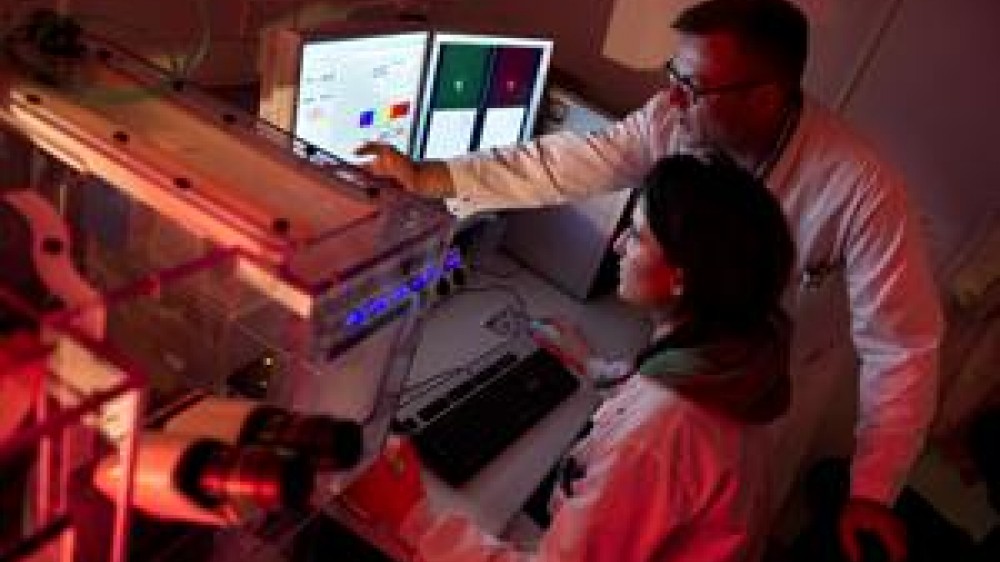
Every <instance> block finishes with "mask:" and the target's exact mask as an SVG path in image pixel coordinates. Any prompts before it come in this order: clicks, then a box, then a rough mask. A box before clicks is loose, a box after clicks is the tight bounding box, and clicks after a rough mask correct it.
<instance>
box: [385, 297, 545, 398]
mask: <svg viewBox="0 0 1000 562" xmlns="http://www.w3.org/2000/svg"><path fill="white" fill-rule="evenodd" d="M491 292H502V293H504V294H505V295H507V296H508V297H510V300H511V301H513V302H512V303H509V304H508V306H506V307H504V308H503V309H502V310H501V311H500V312H499V313H498V314H496V315H494V317H493V319H496V318H500V317H509V318H510V319H511V320H513V326H509V328H511V329H503V330H496V329H494V333H497V334H498V335H501V336H506V338H505V339H504V341H502V342H500V343H498V344H496V345H494V346H491V347H490V348H489V349H486V350H484V351H483V352H481V353H479V354H477V355H476V356H475V357H473V358H472V359H470V360H469V361H466V362H464V363H461V364H459V365H455V366H452V367H450V368H446V369H443V370H441V371H439V372H438V373H436V374H434V375H432V376H430V377H428V378H425V379H423V380H421V381H419V382H417V383H415V384H412V385H408V386H404V387H403V389H402V390H401V391H400V400H399V405H398V406H399V407H404V406H407V405H409V404H412V403H413V402H414V401H416V400H418V399H420V398H421V397H423V396H425V395H427V394H428V393H431V392H432V391H433V390H435V389H437V388H439V387H440V386H441V385H442V384H444V383H445V382H446V381H449V380H452V379H453V378H454V377H456V376H463V377H468V376H469V375H470V374H471V373H474V372H475V371H476V369H475V366H476V365H477V364H478V363H481V362H482V361H483V360H484V359H485V358H487V357H489V356H491V355H495V354H496V352H497V350H498V349H500V348H502V347H503V346H505V345H507V344H508V343H509V342H510V341H511V340H513V339H515V338H517V337H519V336H522V335H523V334H524V333H525V332H526V330H527V326H528V324H529V322H530V320H531V318H532V317H531V316H530V315H529V314H528V312H527V308H528V307H527V302H526V301H525V299H524V297H523V296H522V295H521V294H520V293H519V292H518V291H517V289H515V288H513V287H511V286H509V285H503V284H490V285H479V286H466V287H462V288H461V289H460V290H459V291H457V292H456V293H455V295H453V296H452V297H451V298H450V299H447V300H443V301H438V303H435V306H434V307H433V308H432V309H431V310H430V311H428V313H427V316H425V318H424V320H423V321H424V324H423V325H422V326H421V328H420V332H421V338H422V336H423V333H424V331H425V330H426V326H427V323H428V322H430V321H431V320H432V319H433V316H434V315H436V314H437V312H438V311H439V310H441V309H443V308H444V305H445V304H448V303H453V302H455V301H454V300H452V299H455V298H457V297H459V296H460V295H462V294H468V293H491ZM493 319H491V320H489V321H487V322H486V327H487V328H490V327H491V321H492V320H493ZM421 344H422V341H418V343H417V347H418V349H419V346H420V345H421ZM411 369H412V363H411ZM410 374H412V372H411V373H409V374H408V375H407V378H409V375H410Z"/></svg>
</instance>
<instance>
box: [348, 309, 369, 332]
mask: <svg viewBox="0 0 1000 562" xmlns="http://www.w3.org/2000/svg"><path fill="white" fill-rule="evenodd" d="M344 323H345V324H347V327H348V328H356V327H358V326H360V325H362V324H364V323H365V313H364V312H361V310H360V309H358V308H355V309H354V310H352V311H351V312H350V314H348V315H347V320H346V321H345V322H344Z"/></svg>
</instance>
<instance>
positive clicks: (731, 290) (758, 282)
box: [347, 156, 793, 562]
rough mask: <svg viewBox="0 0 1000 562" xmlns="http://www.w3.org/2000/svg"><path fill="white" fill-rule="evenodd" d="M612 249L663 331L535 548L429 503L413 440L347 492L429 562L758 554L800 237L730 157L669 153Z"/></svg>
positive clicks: (591, 439)
mask: <svg viewBox="0 0 1000 562" xmlns="http://www.w3.org/2000/svg"><path fill="white" fill-rule="evenodd" d="M615 249H616V251H617V252H618V254H619V255H620V256H621V260H620V263H621V278H620V281H619V285H618V293H619V296H620V297H621V298H622V299H623V300H625V301H627V302H629V303H631V304H633V305H635V306H638V307H642V308H643V309H645V310H647V311H648V312H649V314H650V315H651V316H652V317H653V319H654V326H655V328H654V333H653V339H652V343H651V344H650V345H649V346H648V347H647V348H646V349H645V350H644V351H643V352H642V353H640V355H639V357H638V358H637V359H636V361H635V368H634V369H633V376H630V377H628V378H627V379H626V380H625V381H624V382H623V383H622V384H620V385H619V386H618V388H617V389H616V391H615V393H614V394H613V395H612V396H610V397H609V398H608V399H607V400H606V401H605V403H604V404H603V405H602V406H601V408H600V409H599V410H598V411H597V412H596V414H595V415H594V417H593V427H592V429H591V430H590V432H589V434H588V435H587V436H585V437H584V438H583V439H582V440H581V441H580V442H579V443H578V444H577V445H576V446H575V447H574V449H573V450H572V451H571V452H570V454H569V455H568V457H567V459H566V461H565V462H564V463H563V468H562V471H561V475H560V477H559V479H558V482H557V485H556V490H555V493H554V497H553V500H552V502H551V513H552V524H551V526H550V527H549V528H548V529H547V530H546V531H545V533H544V534H543V535H542V537H541V539H540V541H539V543H538V545H537V546H536V547H535V548H532V549H523V548H520V547H517V546H514V545H511V544H507V543H504V542H503V541H501V540H499V539H497V538H494V537H491V536H489V535H487V534H486V533H484V532H482V531H481V530H479V529H478V528H476V527H475V525H474V524H473V523H472V522H470V521H469V520H468V519H466V518H464V517H463V516H460V515H455V514H438V513H433V512H432V511H431V510H430V509H428V508H427V507H426V505H425V502H422V501H420V499H421V497H422V489H421V488H420V483H419V478H418V477H416V476H415V472H414V468H413V466H412V465H413V464H415V462H406V461H407V459H409V460H413V456H412V451H410V450H409V449H407V448H406V447H405V446H404V447H403V449H402V453H403V454H402V456H400V455H399V453H398V452H397V453H392V454H391V455H390V456H395V459H394V460H390V461H388V462H380V463H376V466H375V467H374V469H373V470H372V471H370V472H369V473H368V474H366V475H365V476H364V477H362V478H361V479H360V481H359V482H358V483H357V484H356V485H355V486H354V487H353V489H352V490H350V491H349V492H348V494H347V499H348V501H349V502H352V503H353V504H354V505H355V506H356V507H358V508H359V509H361V510H364V511H366V512H368V513H369V514H370V515H371V516H372V517H374V518H376V519H379V520H381V521H382V522H383V523H384V524H385V525H386V526H388V527H389V528H391V529H394V530H397V531H398V532H399V533H400V536H401V538H402V539H403V540H404V542H405V543H407V544H408V545H410V546H411V547H412V548H413V549H414V550H415V551H416V553H417V554H418V555H419V558H420V559H422V560H427V561H431V562H438V561H441V562H444V561H463V562H468V561H475V560H560V561H574V562H580V561H608V562H612V561H614V562H621V561H664V562H674V561H692V562H694V561H697V562H713V561H741V562H745V561H750V560H756V559H758V558H759V555H760V550H761V547H762V543H763V539H764V537H765V536H766V529H764V528H762V526H761V522H762V521H763V520H764V517H763V515H762V514H764V513H767V509H766V506H765V505H764V502H765V501H766V498H767V493H766V492H767V490H766V489H765V488H766V483H767V480H768V479H767V477H766V475H767V472H766V471H767V462H768V458H767V456H768V455H767V451H768V437H767V428H766V424H767V423H768V422H770V421H771V420H774V419H775V418H777V417H779V416H780V415H781V414H782V413H783V412H784V411H785V409H786V408H787V405H788V401H789V394H790V392H789V390H790V389H789V380H788V374H787V346H788V341H787V334H788V329H787V325H786V324H787V322H786V320H785V318H784V315H783V314H782V312H781V308H780V302H779V301H780V296H781V294H782V291H783V289H784V286H785V284H786V282H787V280H788V276H789V274H790V270H791V265H792V259H793V257H792V256H793V247H792V242H791V238H790V236H789V233H788V230H787V226H786V224H785V220H784V217H783V215H782V213H781V209H780V207H779V206H778V205H777V203H776V202H775V201H774V200H773V199H772V198H771V195H770V194H769V193H768V192H767V190H766V189H765V188H764V187H763V185H762V184H761V183H760V182H759V181H757V180H756V179H755V178H754V177H753V176H751V175H749V174H747V173H745V172H743V171H742V170H740V169H739V168H737V167H736V166H735V165H733V164H731V163H729V162H725V161H722V160H718V159H716V160H711V161H703V160H700V159H698V158H695V157H692V156H674V157H669V158H666V159H664V160H661V161H660V162H659V163H658V164H657V165H656V166H655V167H654V169H653V170H652V172H651V173H650V174H649V176H648V177H647V179H646V182H645V186H644V188H643V191H642V194H641V198H640V204H639V205H638V206H637V208H636V210H635V212H634V213H633V216H632V224H631V226H630V227H629V228H628V229H626V231H625V232H624V233H623V234H622V235H621V236H620V237H619V239H618V240H617V241H616V244H615ZM401 461H402V463H403V464H406V465H407V467H406V468H403V469H400V464H401ZM376 496H377V498H376ZM386 498H393V501H385V500H386Z"/></svg>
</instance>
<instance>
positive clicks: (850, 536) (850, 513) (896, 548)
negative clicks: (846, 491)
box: [839, 498, 906, 562]
mask: <svg viewBox="0 0 1000 562" xmlns="http://www.w3.org/2000/svg"><path fill="white" fill-rule="evenodd" d="M839 530H840V546H841V548H842V549H843V550H844V552H845V553H846V554H847V557H848V558H849V559H850V560H851V562H864V561H863V560H862V558H861V545H860V544H859V542H858V533H861V532H867V533H870V534H872V535H874V536H875V537H876V538H878V540H879V542H880V543H881V544H882V546H883V547H884V548H885V550H886V554H888V556H889V561H890V562H902V561H903V560H905V559H906V526H905V525H904V524H903V522H902V521H901V520H900V519H899V518H898V517H896V515H895V514H894V513H893V512H892V510H890V509H889V508H888V507H886V506H884V505H882V504H881V503H879V502H877V501H874V500H869V499H864V498H849V499H848V500H847V503H845V504H844V508H843V510H842V511H841V512H840V524H839Z"/></svg>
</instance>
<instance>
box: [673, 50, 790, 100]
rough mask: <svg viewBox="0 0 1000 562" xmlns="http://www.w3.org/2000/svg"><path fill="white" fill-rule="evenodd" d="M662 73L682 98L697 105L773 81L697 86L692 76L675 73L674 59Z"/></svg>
mask: <svg viewBox="0 0 1000 562" xmlns="http://www.w3.org/2000/svg"><path fill="white" fill-rule="evenodd" d="M663 73H664V74H665V75H666V77H667V80H668V81H669V83H670V87H671V88H674V87H677V88H680V90H681V92H683V93H684V96H685V97H686V98H687V99H688V100H689V101H690V102H691V103H692V104H695V103H698V102H699V101H701V99H702V98H705V97H707V96H717V95H722V94H730V93H734V92H744V91H747V90H752V89H754V88H758V87H760V86H764V85H765V84H771V83H773V82H774V80H773V79H757V80H741V81H738V82H733V83H730V84H721V85H719V86H707V87H706V86H699V85H698V84H695V83H694V78H693V77H692V76H685V75H683V74H681V73H680V72H678V71H677V68H676V67H674V59H670V60H668V61H667V62H666V64H664V65H663Z"/></svg>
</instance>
